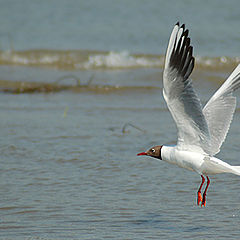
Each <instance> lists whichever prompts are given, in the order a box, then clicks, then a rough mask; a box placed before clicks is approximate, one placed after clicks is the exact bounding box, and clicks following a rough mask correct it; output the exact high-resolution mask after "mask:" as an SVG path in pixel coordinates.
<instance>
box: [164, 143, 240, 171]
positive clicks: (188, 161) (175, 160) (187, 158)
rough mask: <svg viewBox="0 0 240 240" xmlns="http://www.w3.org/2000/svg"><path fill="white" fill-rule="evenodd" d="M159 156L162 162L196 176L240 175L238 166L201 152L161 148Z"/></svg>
mask: <svg viewBox="0 0 240 240" xmlns="http://www.w3.org/2000/svg"><path fill="white" fill-rule="evenodd" d="M161 155H162V160H163V161H166V162H168V163H171V164H176V165H177V166H179V167H182V168H186V169H188V170H190V171H194V172H197V173H198V174H204V175H212V174H218V173H233V174H236V175H240V166H231V165H229V164H228V163H226V162H224V161H222V160H220V159H218V158H216V157H211V156H209V155H207V154H204V153H201V152H191V151H184V150H181V149H178V147H177V146H163V147H162V150H161Z"/></svg>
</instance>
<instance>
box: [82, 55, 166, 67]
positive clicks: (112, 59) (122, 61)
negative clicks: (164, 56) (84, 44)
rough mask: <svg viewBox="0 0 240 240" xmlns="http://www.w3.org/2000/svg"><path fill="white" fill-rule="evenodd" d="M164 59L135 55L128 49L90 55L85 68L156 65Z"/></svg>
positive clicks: (159, 64)
mask: <svg viewBox="0 0 240 240" xmlns="http://www.w3.org/2000/svg"><path fill="white" fill-rule="evenodd" d="M162 64H163V61H162V60H160V59H159V58H149V57H135V56H131V55H130V54H129V53H128V52H127V51H122V52H114V51H111V52H109V53H108V54H107V55H106V54H97V55H90V56H89V58H88V61H87V62H86V63H84V67H85V68H93V67H106V68H127V67H156V66H161V65H162Z"/></svg>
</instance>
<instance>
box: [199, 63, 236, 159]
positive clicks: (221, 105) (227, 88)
mask: <svg viewBox="0 0 240 240" xmlns="http://www.w3.org/2000/svg"><path fill="white" fill-rule="evenodd" d="M239 87H240V64H239V65H238V66H237V67H236V69H235V70H234V71H233V72H232V74H231V75H230V76H229V77H228V79H227V80H226V81H225V82H224V84H223V85H222V86H221V87H220V88H219V89H218V90H217V92H216V93H215V94H214V95H213V96H212V97H211V99H210V100H209V101H208V103H207V104H206V105H205V107H204V109H203V114H204V116H205V118H206V120H207V124H208V128H209V132H210V136H211V153H210V154H211V155H215V154H217V153H218V152H219V151H220V148H221V146H222V143H223V142H224V140H225V138H226V136H227V133H228V130H229V127H230V124H231V122H232V118H233V114H234V111H235V108H236V98H235V97H234V96H233V95H232V93H233V91H234V90H236V89H237V88H239Z"/></svg>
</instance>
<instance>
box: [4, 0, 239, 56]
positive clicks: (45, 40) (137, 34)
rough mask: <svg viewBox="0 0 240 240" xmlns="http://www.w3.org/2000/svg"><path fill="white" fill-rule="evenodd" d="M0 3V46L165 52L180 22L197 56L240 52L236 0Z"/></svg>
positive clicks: (236, 54) (15, 0)
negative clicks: (188, 31) (173, 29)
mask: <svg viewBox="0 0 240 240" xmlns="http://www.w3.org/2000/svg"><path fill="white" fill-rule="evenodd" d="M0 5H1V8H0V23H1V24H0V46H1V48H2V49H9V48H14V49H15V50H23V49H39V48H40V49H42V48H45V49H84V50H85V49H87V50H107V51H110V50H115V51H116V50H117V51H123V50H127V51H129V52H131V53H157V54H164V53H165V49H166V45H167V40H168V38H169V34H170V32H171V29H172V27H173V25H174V24H175V23H176V22H177V21H180V22H182V23H186V24H187V27H189V28H190V30H191V37H192V40H193V43H194V45H196V44H197V45H198V47H197V48H196V49H195V53H196V55H200V56H223V55H226V56H239V50H240V46H239V42H240V28H239V25H240V15H239V9H240V2H239V1H238V0H229V1H223V0H212V1H207V0H203V1H187V0H182V1H173V0H169V1H158V0H151V1H147V0H131V1H128V0H121V1H112V0H101V1H98V0H88V1H77V0H68V1H65V0H51V1H31V0H21V1H18V0H12V1H6V0H1V1H0Z"/></svg>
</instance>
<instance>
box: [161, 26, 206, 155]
mask: <svg viewBox="0 0 240 240" xmlns="http://www.w3.org/2000/svg"><path fill="white" fill-rule="evenodd" d="M193 67H194V57H193V56H192V46H190V38H189V37H188V30H185V25H182V26H181V27H179V24H178V23H177V24H176V25H175V26H174V28H173V31H172V34H171V36H170V39H169V45H168V48H167V53H166V60H165V67H164V73H163V96H164V99H165V101H166V103H167V105H168V108H169V110H170V112H171V114H172V116H173V119H174V120H175V123H176V125H177V129H178V143H177V145H178V147H179V148H180V149H184V150H188V151H200V152H205V153H210V149H209V148H210V135H209V131H208V126H207V122H206V119H205V116H204V115H203V112H202V106H201V103H200V100H199V98H198V97H197V95H196V93H195V91H194V89H193V87H192V81H191V80H190V79H188V77H189V75H190V74H191V72H192V70H193Z"/></svg>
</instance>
